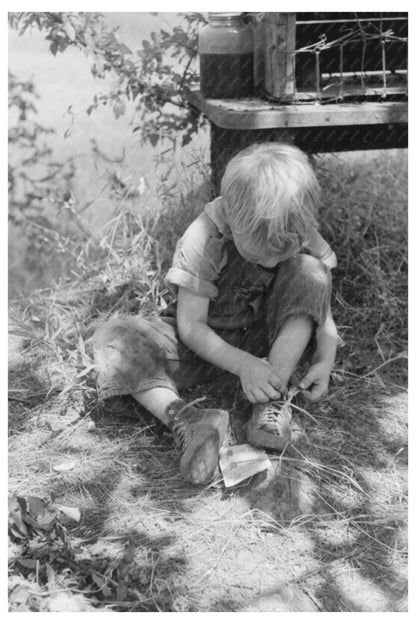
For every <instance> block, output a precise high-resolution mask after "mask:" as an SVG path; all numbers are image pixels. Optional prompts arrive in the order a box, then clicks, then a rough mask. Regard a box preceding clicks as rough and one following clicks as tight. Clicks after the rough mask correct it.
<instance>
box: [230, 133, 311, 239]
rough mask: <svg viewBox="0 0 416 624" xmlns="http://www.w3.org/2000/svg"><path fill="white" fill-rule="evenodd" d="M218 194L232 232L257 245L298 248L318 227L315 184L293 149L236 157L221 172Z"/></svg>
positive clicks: (256, 148) (269, 146)
mask: <svg viewBox="0 0 416 624" xmlns="http://www.w3.org/2000/svg"><path fill="white" fill-rule="evenodd" d="M221 195H222V198H223V200H224V204H225V211H226V214H227V216H228V218H229V221H230V226H231V229H232V231H234V233H236V234H249V235H250V239H251V240H252V241H253V242H257V243H258V244H260V245H261V244H265V243H268V244H269V245H271V246H272V247H275V248H276V249H279V250H283V249H286V250H287V249H292V248H295V247H298V248H299V247H300V246H301V245H302V243H303V242H304V241H305V240H306V239H307V238H308V235H309V233H310V231H311V229H313V228H316V227H317V222H316V219H315V211H316V208H317V206H318V203H319V197H320V188H319V184H318V181H317V179H316V177H315V174H314V171H313V169H312V166H311V164H310V163H309V160H308V157H307V156H306V154H304V153H303V152H302V151H301V150H300V149H299V148H297V147H295V146H293V145H286V144H283V143H262V144H255V145H251V146H250V147H248V148H247V149H245V150H243V151H241V152H239V153H238V154H237V155H236V156H234V158H232V159H231V160H230V162H229V163H228V165H227V167H226V169H225V173H224V176H223V178H222V183H221Z"/></svg>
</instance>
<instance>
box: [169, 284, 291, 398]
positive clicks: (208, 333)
mask: <svg viewBox="0 0 416 624" xmlns="http://www.w3.org/2000/svg"><path fill="white" fill-rule="evenodd" d="M208 307H209V298H208V297H200V296H198V295H194V294H193V293H191V292H190V291H189V290H187V289H186V288H182V287H179V290H178V307H177V323H178V331H179V336H180V338H181V340H182V342H183V343H184V344H185V345H186V346H187V347H188V348H189V349H191V350H192V351H193V352H194V353H196V354H197V355H199V357H201V358H203V359H204V360H206V361H207V362H210V363H211V364H215V365H216V366H219V367H220V368H222V369H224V370H226V371H228V372H230V373H233V374H234V375H238V376H239V378H240V381H241V386H242V388H243V391H244V394H245V395H246V397H247V398H248V400H249V401H251V402H252V403H258V402H260V403H264V402H266V401H270V400H273V399H278V398H280V392H279V391H282V392H283V391H284V390H285V389H284V388H283V387H282V383H281V381H280V379H279V377H278V376H277V375H276V373H275V372H274V370H273V368H272V366H271V365H270V364H269V363H268V362H267V361H266V360H262V359H260V358H258V357H255V356H254V355H251V354H250V353H247V352H246V351H242V350H241V349H238V348H237V347H233V346H232V345H230V344H228V343H227V342H225V340H223V339H222V338H221V337H220V336H218V334H216V333H215V331H214V330H213V329H211V328H210V327H208V325H207V318H208Z"/></svg>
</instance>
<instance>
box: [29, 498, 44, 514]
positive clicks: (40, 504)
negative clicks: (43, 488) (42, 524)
mask: <svg viewBox="0 0 416 624" xmlns="http://www.w3.org/2000/svg"><path fill="white" fill-rule="evenodd" d="M27 502H28V503H29V511H30V513H31V514H32V516H38V515H39V514H41V513H43V512H44V511H45V508H46V503H45V501H44V500H42V499H41V498H38V497H37V496H28V497H27Z"/></svg>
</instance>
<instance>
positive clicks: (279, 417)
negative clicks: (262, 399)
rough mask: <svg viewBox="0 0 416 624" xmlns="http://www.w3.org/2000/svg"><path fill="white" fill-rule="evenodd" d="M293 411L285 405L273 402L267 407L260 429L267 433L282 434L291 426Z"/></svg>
mask: <svg viewBox="0 0 416 624" xmlns="http://www.w3.org/2000/svg"><path fill="white" fill-rule="evenodd" d="M290 421H291V413H290V410H288V409H287V408H285V407H284V406H283V405H279V404H277V403H272V404H270V406H269V405H268V406H267V409H265V412H264V416H263V418H262V420H261V424H260V429H262V430H263V431H266V432H267V433H275V434H277V435H282V434H284V433H285V429H287V428H290Z"/></svg>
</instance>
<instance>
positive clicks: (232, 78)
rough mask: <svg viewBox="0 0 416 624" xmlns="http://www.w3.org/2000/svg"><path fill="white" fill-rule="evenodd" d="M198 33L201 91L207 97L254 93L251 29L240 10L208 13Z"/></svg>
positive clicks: (248, 95) (231, 96)
mask: <svg viewBox="0 0 416 624" xmlns="http://www.w3.org/2000/svg"><path fill="white" fill-rule="evenodd" d="M208 22H209V23H208V25H207V26H205V27H204V28H203V29H202V30H201V32H200V33H199V38H198V53H199V62H200V80H201V93H202V95H203V97H206V98H243V97H250V96H252V95H253V32H252V28H251V27H250V26H249V25H248V24H245V23H244V21H243V14H242V13H208Z"/></svg>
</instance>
